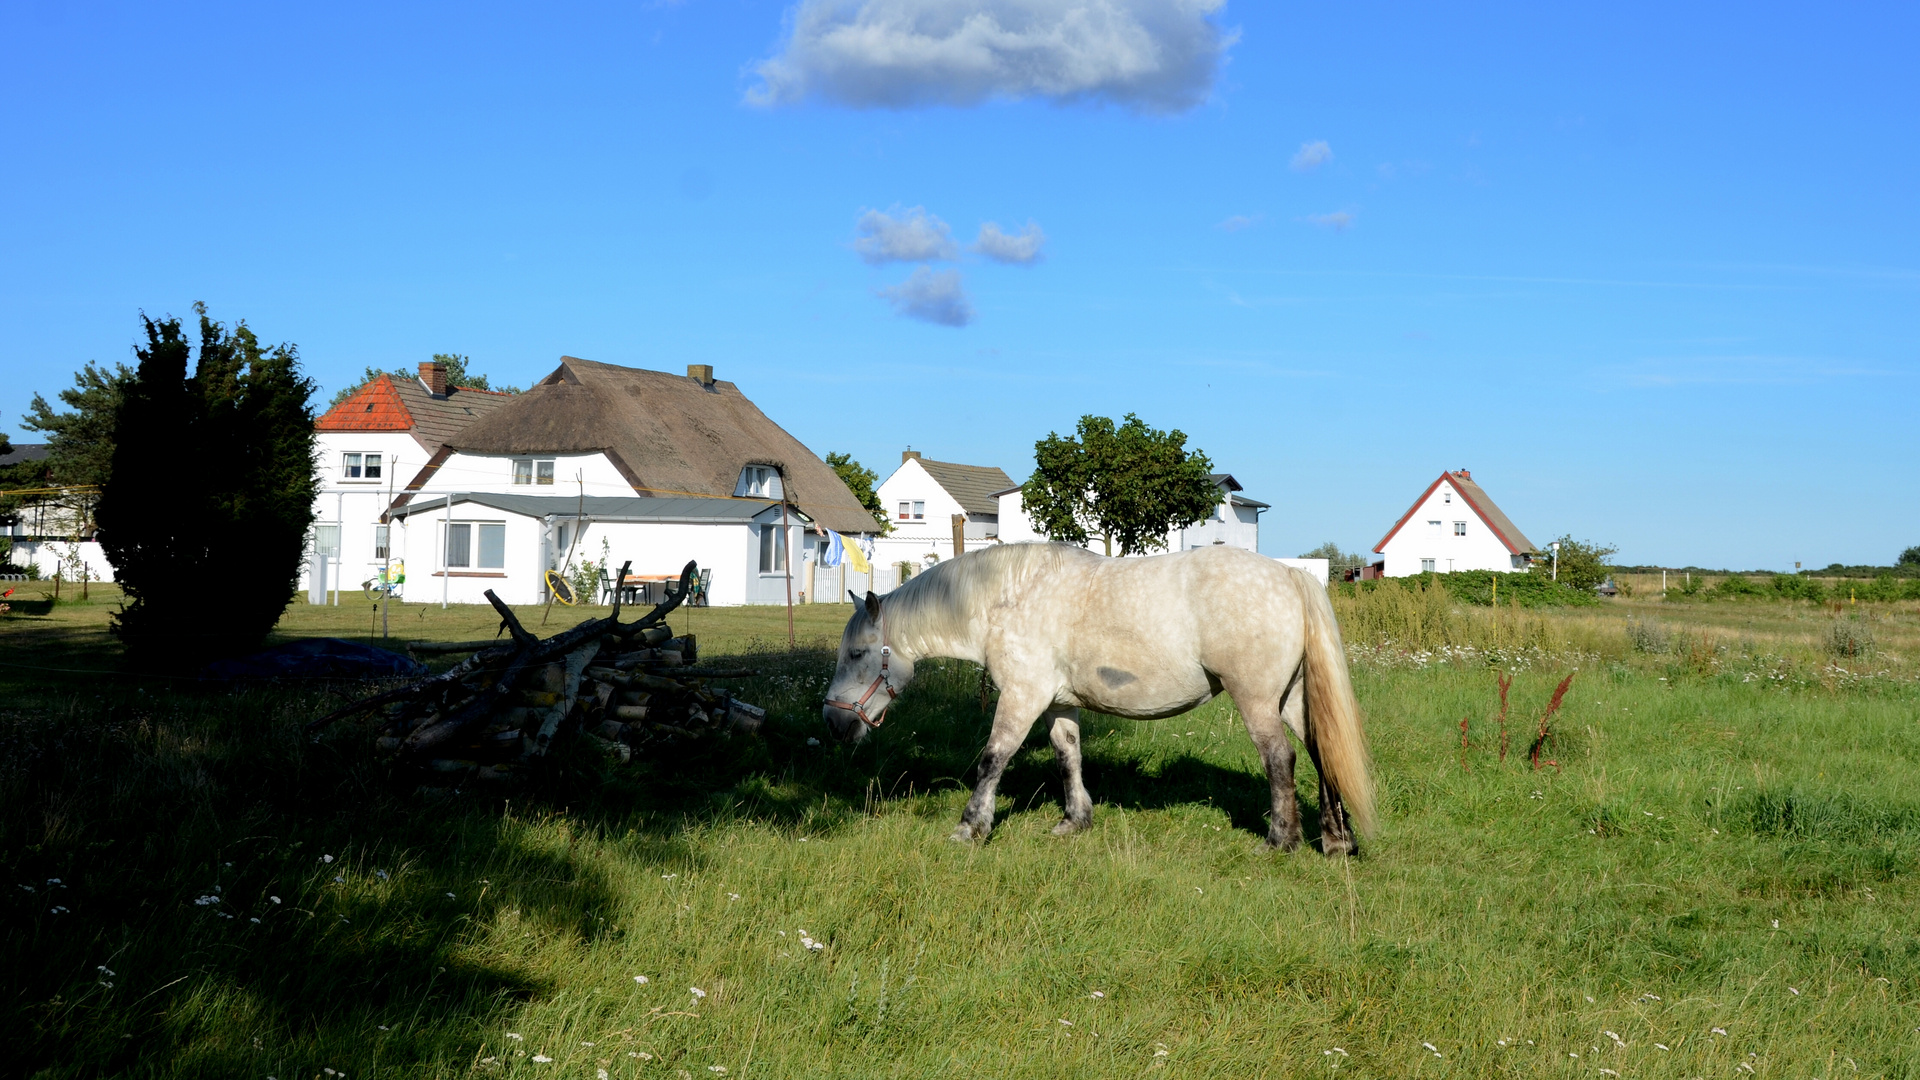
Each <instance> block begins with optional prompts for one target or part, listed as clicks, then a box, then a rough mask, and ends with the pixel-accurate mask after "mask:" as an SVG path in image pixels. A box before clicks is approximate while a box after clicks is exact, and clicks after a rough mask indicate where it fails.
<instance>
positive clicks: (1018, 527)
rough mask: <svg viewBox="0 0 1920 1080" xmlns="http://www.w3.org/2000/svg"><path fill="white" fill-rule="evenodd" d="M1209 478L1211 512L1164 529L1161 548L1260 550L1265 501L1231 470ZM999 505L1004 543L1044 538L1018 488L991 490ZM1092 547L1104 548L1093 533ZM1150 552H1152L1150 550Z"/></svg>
mask: <svg viewBox="0 0 1920 1080" xmlns="http://www.w3.org/2000/svg"><path fill="white" fill-rule="evenodd" d="M1210 479H1211V480H1212V481H1213V482H1214V485H1215V486H1217V487H1218V488H1219V489H1220V502H1219V503H1218V504H1217V505H1216V506H1215V507H1214V508H1213V513H1211V514H1209V515H1207V517H1206V518H1205V519H1204V520H1202V521H1199V522H1196V523H1195V524H1193V525H1189V526H1187V527H1186V528H1184V529H1174V530H1172V531H1171V532H1169V533H1167V539H1166V547H1165V548H1163V549H1160V550H1164V551H1187V550H1189V549H1192V548H1198V547H1211V546H1213V545H1215V544H1224V545H1226V546H1228V547H1238V548H1245V549H1247V550H1248V551H1259V550H1260V512H1261V511H1263V510H1266V509H1268V506H1267V504H1266V503H1263V502H1261V501H1259V500H1258V499H1249V498H1247V497H1246V496H1245V495H1242V494H1240V493H1241V492H1242V491H1243V490H1245V489H1244V488H1242V487H1241V485H1240V481H1238V480H1235V479H1234V478H1233V476H1232V474H1230V473H1214V474H1213V475H1212V476H1211V477H1210ZM994 497H995V499H997V500H998V502H999V505H1000V521H1001V523H1002V524H1001V527H1000V539H1001V540H1002V541H1004V542H1006V543H1018V542H1022V541H1029V540H1044V539H1046V537H1044V536H1042V535H1041V534H1040V532H1039V530H1037V529H1035V528H1034V526H1033V519H1031V518H1029V517H1028V516H1027V511H1026V506H1025V504H1024V503H1023V502H1022V501H1021V498H1020V488H1019V487H1018V486H1017V485H1016V486H1013V487H1007V488H1002V489H1000V490H999V491H996V492H994ZM1086 546H1087V548H1088V549H1089V550H1091V551H1101V552H1104V551H1105V550H1106V548H1105V545H1103V544H1102V543H1101V542H1100V540H1099V539H1098V538H1097V537H1096V538H1093V539H1090V540H1088V541H1087V545H1086ZM1149 554H1153V552H1149Z"/></svg>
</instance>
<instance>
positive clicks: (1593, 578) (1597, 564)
mask: <svg viewBox="0 0 1920 1080" xmlns="http://www.w3.org/2000/svg"><path fill="white" fill-rule="evenodd" d="M1559 544H1560V584H1562V585H1565V586H1568V587H1569V588H1574V589H1579V590H1582V591H1585V590H1587V589H1591V588H1593V587H1594V586H1596V585H1598V584H1600V583H1601V582H1603V581H1605V580H1607V578H1609V577H1611V576H1613V564H1612V563H1609V562H1608V561H1607V557H1608V556H1610V555H1612V554H1613V553H1614V552H1616V551H1619V550H1620V549H1619V548H1614V547H1602V546H1601V545H1599V544H1596V543H1594V542H1593V541H1591V540H1575V539H1574V538H1573V537H1572V536H1563V537H1561V538H1560V540H1559ZM1532 572H1534V573H1538V574H1552V573H1553V554H1552V552H1551V551H1548V552H1547V557H1546V558H1544V559H1541V560H1539V561H1538V562H1536V563H1534V564H1533V567H1532Z"/></svg>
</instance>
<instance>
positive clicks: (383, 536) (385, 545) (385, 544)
mask: <svg viewBox="0 0 1920 1080" xmlns="http://www.w3.org/2000/svg"><path fill="white" fill-rule="evenodd" d="M392 544H393V526H391V525H375V526H374V527H373V561H374V562H385V561H387V556H388V555H389V554H391V551H390V550H389V549H390V548H391V546H392Z"/></svg>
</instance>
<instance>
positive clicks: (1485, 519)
mask: <svg viewBox="0 0 1920 1080" xmlns="http://www.w3.org/2000/svg"><path fill="white" fill-rule="evenodd" d="M1443 485H1444V486H1445V487H1447V488H1448V489H1450V490H1451V491H1452V492H1453V493H1454V494H1456V495H1458V496H1460V501H1461V502H1464V503H1466V504H1467V506H1468V507H1470V508H1472V510H1473V512H1474V514H1475V516H1477V517H1478V518H1479V519H1480V521H1481V523H1482V524H1484V525H1486V527H1487V530H1488V531H1489V532H1491V533H1492V534H1493V535H1494V537H1495V539H1497V540H1499V541H1500V542H1501V543H1502V544H1504V545H1506V548H1507V551H1508V553H1510V554H1513V555H1530V554H1533V553H1534V552H1535V551H1536V550H1538V549H1537V548H1535V547H1534V546H1533V541H1531V540H1528V539H1527V538H1526V536H1525V535H1524V534H1523V533H1521V532H1520V530H1519V528H1517V527H1516V526H1515V525H1514V524H1513V521H1512V520H1511V519H1509V518H1508V517H1507V515H1506V514H1505V513H1504V512H1503V511H1502V510H1501V509H1500V508H1499V507H1498V506H1496V505H1494V502H1493V500H1492V499H1491V498H1489V497H1488V496H1487V493H1486V491H1485V490H1484V489H1482V488H1481V487H1480V485H1479V484H1476V483H1474V482H1473V474H1472V473H1469V472H1468V471H1467V470H1465V469H1461V470H1460V471H1459V472H1443V473H1441V474H1440V476H1439V477H1438V478H1437V479H1435V480H1434V482H1433V483H1431V484H1428V485H1427V490H1425V491H1423V492H1421V493H1420V497H1419V498H1417V499H1415V500H1414V501H1413V505H1412V506H1410V507H1408V508H1407V512H1406V513H1404V514H1402V515H1400V520H1399V521H1396V522H1394V523H1393V528H1391V529H1388V530H1387V535H1385V536H1383V537H1381V538H1380V542H1379V543H1377V544H1375V545H1373V550H1374V552H1375V553H1384V552H1385V551H1386V549H1387V543H1388V541H1390V540H1392V539H1393V538H1394V536H1395V535H1397V534H1398V533H1399V532H1400V530H1401V529H1402V528H1403V527H1405V526H1406V524H1407V522H1409V521H1411V520H1413V518H1414V515H1416V514H1418V513H1419V512H1420V510H1421V508H1422V507H1424V506H1426V505H1427V502H1428V500H1430V499H1432V498H1433V496H1434V495H1435V494H1436V493H1437V492H1439V491H1440V489H1441V487H1442V486H1443Z"/></svg>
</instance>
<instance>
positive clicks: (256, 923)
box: [247, 918, 260, 925]
mask: <svg viewBox="0 0 1920 1080" xmlns="http://www.w3.org/2000/svg"><path fill="white" fill-rule="evenodd" d="M247 921H248V922H250V923H253V924H255V925H258V924H259V922H260V920H259V919H258V918H251V919H248V920H247Z"/></svg>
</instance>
